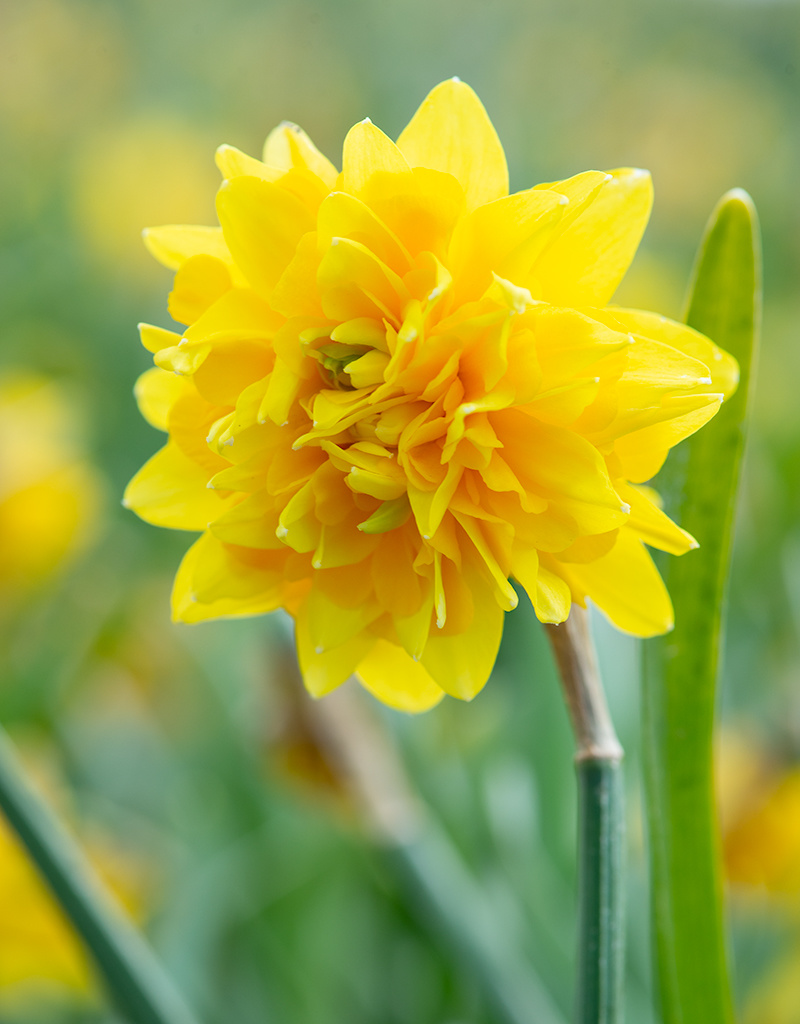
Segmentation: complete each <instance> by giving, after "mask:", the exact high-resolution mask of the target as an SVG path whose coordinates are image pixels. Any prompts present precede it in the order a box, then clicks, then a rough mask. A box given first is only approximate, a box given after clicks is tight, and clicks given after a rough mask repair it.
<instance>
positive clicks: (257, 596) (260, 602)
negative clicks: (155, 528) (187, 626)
mask: <svg viewBox="0 0 800 1024" xmlns="http://www.w3.org/2000/svg"><path fill="white" fill-rule="evenodd" d="M209 577H216V578H217V579H219V580H221V581H222V582H223V586H224V588H225V589H227V590H228V591H229V592H230V591H233V592H234V593H226V594H225V596H220V597H217V598H216V599H214V600H210V601H200V600H198V597H197V584H198V580H202V579H203V578H205V579H204V582H206V583H207V581H208V579H209ZM242 582H244V583H245V586H244V587H241V586H240V589H241V590H242V593H238V594H237V593H235V591H236V589H237V584H241V583H242ZM281 596H282V595H281V583H280V575H279V573H266V572H263V571H261V572H260V571H258V570H252V569H249V568H248V567H247V566H246V565H243V564H242V563H241V562H237V561H236V560H235V559H232V558H231V557H230V556H229V554H228V553H227V552H226V549H225V547H224V545H222V544H220V542H219V541H218V540H216V539H215V538H214V537H212V536H211V535H210V534H208V533H204V534H203V536H202V537H200V538H198V540H196V541H195V543H194V544H193V545H192V546H191V547H190V548H189V550H188V551H187V552H186V554H185V555H184V557H183V561H182V562H181V565H180V568H179V569H178V574H177V576H176V577H175V583H174V585H173V588H172V618H173V621H174V622H203V621H206V620H208V619H219V618H234V617H242V616H249V615H263V614H264V613H265V612H271V611H274V610H275V609H276V608H277V607H279V606H280V603H281Z"/></svg>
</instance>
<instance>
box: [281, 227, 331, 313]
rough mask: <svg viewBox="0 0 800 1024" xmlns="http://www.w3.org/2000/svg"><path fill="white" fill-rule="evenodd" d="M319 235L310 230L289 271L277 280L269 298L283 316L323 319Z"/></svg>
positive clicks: (300, 243) (301, 241)
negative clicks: (319, 275) (320, 296)
mask: <svg viewBox="0 0 800 1024" xmlns="http://www.w3.org/2000/svg"><path fill="white" fill-rule="evenodd" d="M318 269H319V253H318V252H317V233H316V232H315V231H309V232H308V234H307V235H303V237H302V238H301V239H300V241H299V243H298V245H297V249H296V250H295V254H294V256H293V257H292V260H291V262H290V263H289V265H288V266H287V268H286V270H284V272H283V273H282V274H281V276H280V277H279V278H278V281H277V283H276V285H275V290H274V291H273V292H272V296H271V298H270V305H271V306H272V308H273V309H274V310H275V311H276V312H278V313H281V314H282V315H283V316H285V317H287V318H290V317H294V316H322V306H321V305H320V300H319V292H318V291H317V271H318Z"/></svg>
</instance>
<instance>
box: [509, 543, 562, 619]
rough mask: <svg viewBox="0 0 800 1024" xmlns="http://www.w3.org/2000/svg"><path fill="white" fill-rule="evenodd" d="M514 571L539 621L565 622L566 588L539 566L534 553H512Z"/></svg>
mask: <svg viewBox="0 0 800 1024" xmlns="http://www.w3.org/2000/svg"><path fill="white" fill-rule="evenodd" d="M513 572H514V576H515V578H516V579H517V580H518V581H519V583H520V584H521V585H522V586H523V587H524V588H525V591H526V593H527V595H528V597H529V599H530V602H531V604H532V605H533V608H534V611H535V612H536V617H537V619H538V620H539V621H540V622H563V621H564V620H565V619H566V617H567V616H568V615H569V609H570V605H571V603H572V601H571V594H570V590H569V587H568V586H567V584H566V583H565V582H564V580H562V579H560V578H559V577H558V576H556V574H555V573H553V572H551V571H550V570H549V569H547V568H546V567H545V566H543V565H541V564H540V562H539V556H538V554H537V552H536V551H535V550H533V549H529V550H527V551H518V552H515V554H514V560H513Z"/></svg>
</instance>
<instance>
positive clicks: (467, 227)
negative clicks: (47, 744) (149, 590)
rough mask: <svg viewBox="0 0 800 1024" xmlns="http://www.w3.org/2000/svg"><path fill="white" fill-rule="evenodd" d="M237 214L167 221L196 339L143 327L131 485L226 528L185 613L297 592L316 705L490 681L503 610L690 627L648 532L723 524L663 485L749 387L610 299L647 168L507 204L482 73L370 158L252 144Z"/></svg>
mask: <svg viewBox="0 0 800 1024" xmlns="http://www.w3.org/2000/svg"><path fill="white" fill-rule="evenodd" d="M217 162H218V164H219V167H220V170H221V172H222V174H223V177H224V179H225V180H224V181H223V184H222V186H221V188H220V190H219V193H218V195H217V211H218V216H219V221H220V225H221V227H220V228H212V227H182V226H168V227H162V228H157V229H153V230H150V231H148V232H147V233H146V242H147V245H148V246H149V248H150V250H151V252H152V253H153V254H154V255H155V256H156V257H157V258H158V259H159V260H161V261H162V262H163V263H164V264H166V265H167V266H168V267H170V268H172V269H174V270H175V271H176V272H177V273H176V277H175V285H174V289H173V291H172V293H171V295H170V299H169V310H170V313H171V314H172V316H173V318H174V319H175V320H177V321H179V322H180V323H182V324H186V325H187V328H186V330H184V331H183V333H180V332H173V331H168V330H163V329H162V328H159V327H152V326H148V325H143V326H142V328H141V334H142V341H143V343H144V345H145V347H146V348H148V349H149V350H150V351H152V352H153V353H154V354H155V363H156V367H155V368H154V369H151V370H148V371H147V372H146V373H145V374H144V375H143V376H142V377H141V378H140V379H139V382H138V385H137V389H136V390H137V395H138V399H139V403H140V406H141V409H142V412H143V413H144V415H145V416H146V417H147V418H148V419H149V420H150V422H151V423H153V424H154V425H155V426H157V427H159V428H161V429H162V430H166V431H167V432H168V433H169V440H168V442H167V445H166V447H164V448H163V449H162V450H161V451H160V452H158V454H156V455H155V456H154V457H153V458H152V459H151V460H150V461H149V462H148V463H147V464H146V465H145V466H144V468H143V469H142V470H141V471H140V472H139V473H138V475H137V476H136V477H135V478H134V479H133V480H132V481H131V483H130V485H129V487H128V490H127V492H126V502H127V504H128V505H129V507H131V508H132V509H134V510H135V511H136V512H137V513H138V514H139V515H140V516H142V517H143V518H144V519H146V520H147V521H148V522H151V523H154V524H156V525H159V526H168V527H173V528H178V529H185V530H202V531H204V532H203V534H202V536H201V537H200V539H199V540H198V541H197V542H196V543H195V544H194V546H193V547H192V548H191V549H190V550H189V552H188V553H187V555H186V557H185V559H184V561H183V564H182V565H181V568H180V571H179V573H178V577H177V580H176V583H175V589H174V593H173V614H174V617H175V619H177V620H181V621H185V622H196V621H199V620H202V619H209V618H215V617H218V616H226V615H253V614H258V613H261V612H268V611H271V610H273V609H275V608H278V607H284V608H286V609H287V610H288V611H289V612H290V613H291V614H292V615H293V616H294V618H295V621H296V636H297V648H298V655H299V659H300V665H301V669H302V672H303V676H304V678H305V682H306V685H307V687H308V689H309V690H310V691H311V693H313V694H314V695H316V696H321V695H322V694H324V693H327V692H328V691H330V690H332V689H333V688H334V687H336V686H338V685H339V684H340V683H342V682H343V681H344V680H345V679H346V678H347V677H348V676H349V675H350V674H351V673H353V672H355V673H357V675H358V677H359V679H360V680H361V682H362V683H363V685H364V686H365V687H366V688H367V689H369V690H370V691H372V692H373V693H374V694H375V695H376V696H378V697H379V698H380V699H381V700H383V701H385V702H386V703H388V704H390V705H393V706H395V707H398V708H401V709H405V710H414V711H418V710H423V709H425V708H428V707H431V706H432V705H434V704H435V703H436V702H437V701H438V700H440V699H441V697H442V696H443V694H444V693H449V694H452V695H453V696H455V697H460V698H463V699H470V698H471V697H473V696H474V695H475V694H476V693H477V692H478V691H479V690H480V689H481V687H482V686H483V685H484V683H485V682H486V679H487V677H488V676H489V673H490V671H491V669H492V666H493V664H494V661H495V657H496V654H497V650H498V646H499V643H500V636H501V633H502V628H503V617H504V612H505V611H508V610H510V609H512V608H514V606H515V605H516V603H517V594H516V592H515V590H514V588H513V586H512V585H511V583H510V582H509V580H510V578H512V577H513V578H514V579H516V580H517V581H518V582H519V584H520V585H521V586H522V587H523V588H524V589H525V590H526V592H527V593H528V595H529V596H530V599H531V601H532V603H533V606H534V608H535V609H536V614H537V615H538V617H539V618H540V619H541V620H542V621H544V622H561V621H563V620H564V619H565V618H566V617H567V614H568V613H569V609H570V603H571V602H572V601H577V602H579V603H580V604H583V603H584V602H585V600H586V598H587V597H590V598H591V599H592V601H594V602H595V604H596V605H598V606H599V607H600V608H601V609H602V610H603V611H604V612H605V613H606V614H607V615H608V616H609V618H610V619H611V620H612V621H613V622H614V623H616V625H617V626H619V627H620V628H621V629H623V630H626V631H628V632H631V633H634V634H637V635H639V636H649V635H652V634H655V633H661V632H664V631H665V630H668V629H669V628H670V626H671V625H672V609H671V604H670V600H669V596H668V594H667V593H666V590H665V588H664V586H663V584H662V582H661V579H660V577H659V575H658V572H657V571H656V569H655V567H654V565H653V563H652V561H651V559H650V556H649V554H648V553H647V550H646V548H645V546H644V545H645V543H646V544H650V545H653V546H655V547H658V548H662V549H664V550H667V551H670V552H673V553H675V554H681V553H683V552H685V551H687V550H689V549H690V548H692V547H695V546H696V545H695V541H694V540H693V539H692V538H691V537H690V536H689V535H688V534H687V533H685V532H684V531H683V530H681V529H680V528H679V527H677V526H676V525H675V524H674V523H672V522H671V521H670V520H669V519H668V518H667V517H666V516H665V515H664V514H663V512H661V511H660V509H659V507H658V501H657V498H656V496H655V495H654V494H653V492H652V491H650V490H648V489H647V488H643V487H642V486H641V484H642V483H643V482H644V481H646V480H649V479H650V477H652V476H653V474H654V473H656V472H657V470H658V469H659V467H660V466H661V464H662V463H663V461H664V458H665V456H666V454H667V450H668V449H669V448H670V447H671V446H672V445H674V444H676V443H677V442H678V441H680V440H681V439H682V438H684V437H686V436H688V435H689V434H691V433H692V432H693V431H695V430H697V429H698V428H699V427H700V426H702V424H704V423H705V422H706V421H707V420H708V419H710V418H711V417H712V416H713V415H714V413H715V412H716V411H717V409H718V408H719V405H720V402H721V401H722V399H723V397H724V396H725V395H727V394H730V393H731V392H732V391H733V389H734V387H735V384H736V377H737V367H736V363H735V361H734V360H733V359H732V358H731V357H730V356H728V355H726V354H725V353H723V352H721V351H720V350H719V349H718V348H717V347H716V346H715V345H714V344H713V343H712V342H711V341H709V340H708V339H707V338H705V337H703V336H701V335H699V334H697V333H696V332H695V331H693V330H691V329H689V328H688V327H686V326H684V325H683V324H679V323H674V322H672V321H669V320H666V319H665V318H664V317H661V316H658V315H656V314H654V313H646V312H640V311H638V310H631V309H619V308H614V307H608V306H607V305H606V303H607V302H608V301H609V299H610V298H611V296H612V294H613V292H614V290H615V289H616V287H617V285H618V284H619V281H620V279H621V278H622V276H623V274H624V273H625V270H626V268H627V267H628V264H629V263H630V261H631V259H632V257H633V254H634V252H635V250H636V247H637V245H638V243H639V240H640V238H641V235H642V232H643V231H644V228H645V224H646V223H647V219H648V215H649V212H650V206H651V200H652V188H651V182H650V177H649V175H648V174H647V173H646V172H644V171H640V170H630V169H624V170H617V171H613V172H611V173H604V172H601V171H587V172H586V173H583V174H579V175H577V176H575V177H573V178H569V179H567V180H566V181H560V182H556V183H553V184H549V185H537V186H535V187H534V188H529V189H525V190H523V191H521V192H516V193H514V194H513V195H509V194H508V172H507V169H506V160H505V155H504V153H503V149H502V146H501V145H500V142H499V140H498V138H497V135H496V133H495V130H494V128H493V126H492V124H491V122H490V120H489V118H488V116H487V114H486V111H485V110H484V108H483V106H482V105H481V102H480V100H479V99H478V98H477V96H476V95H475V94H474V93H473V91H472V90H471V89H470V88H469V87H468V86H467V85H465V84H463V83H462V82H460V81H458V80H456V79H453V80H451V81H447V82H444V83H442V84H441V85H439V86H437V87H436V88H435V89H434V90H433V91H432V92H431V93H430V95H429V96H428V97H427V98H426V99H425V101H424V102H423V104H422V106H421V107H420V108H419V110H418V111H417V113H416V114H415V115H414V117H413V118H412V120H411V122H410V124H409V125H408V127H407V128H406V129H405V130H404V131H403V132H402V134H401V135H400V138H399V139H398V140H397V142H396V143H394V142H392V141H391V139H389V138H388V137H387V136H386V135H384V134H383V132H381V131H380V129H379V128H377V127H376V126H375V125H374V124H372V123H371V122H370V121H369V120H365V121H362V122H360V123H359V124H357V125H355V127H353V128H352V129H351V130H350V132H349V133H348V135H347V138H346V139H345V143H344V154H343V162H342V164H343V170H342V172H341V173H339V172H338V171H337V170H336V168H335V167H334V166H333V165H332V164H331V163H330V162H329V161H328V160H327V159H326V158H325V157H324V156H323V155H322V154H321V153H320V152H319V151H318V150H317V149H316V148H315V147H314V145H313V144H312V142H311V141H310V139H309V138H308V137H307V136H306V135H305V134H304V132H302V131H301V130H300V129H299V128H298V127H296V126H295V125H291V124H283V125H280V126H279V127H278V128H276V129H275V130H274V131H273V132H272V133H271V134H270V136H269V137H268V139H267V142H266V145H265V148H264V154H263V161H262V160H256V159H254V158H252V157H249V156H246V155H245V154H244V153H242V152H240V151H239V150H237V149H234V148H232V147H230V146H223V147H222V148H221V149H220V150H219V151H218V153H217Z"/></svg>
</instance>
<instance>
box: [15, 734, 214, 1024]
mask: <svg viewBox="0 0 800 1024" xmlns="http://www.w3.org/2000/svg"><path fill="white" fill-rule="evenodd" d="M0 810H2V812H3V813H4V814H5V816H6V818H7V820H8V823H9V824H10V825H11V827H12V828H13V829H14V831H15V832H16V834H17V836H18V837H19V839H20V841H21V842H22V844H23V846H24V847H25V848H26V849H27V851H28V854H29V855H30V857H31V859H32V860H33V862H34V863H35V864H36V866H37V868H38V869H39V872H40V873H41V875H42V877H43V878H44V880H45V882H46V883H47V885H48V886H49V887H50V889H51V891H52V893H53V895H54V896H55V898H56V899H57V900H58V902H59V904H60V906H61V909H62V910H63V911H64V913H65V914H66V915H67V917H68V918H69V919H70V921H71V922H72V924H73V926H74V927H75V930H76V931H77V932H78V933H79V935H80V936H81V938H82V939H83V941H84V942H85V944H86V947H87V949H88V950H89V952H90V953H91V955H92V957H93V958H94V961H95V964H96V966H97V968H98V970H99V971H100V973H101V975H102V976H103V978H104V979H105V982H106V984H107V986H108V989H109V992H110V994H111V996H112V997H113V999H114V1001H115V1004H116V1006H117V1008H118V1009H119V1011H120V1013H121V1014H122V1015H123V1016H124V1018H125V1019H126V1020H127V1021H130V1022H131V1024H195V1018H194V1016H193V1014H192V1013H191V1011H190V1010H189V1009H188V1007H187V1006H186V1005H185V1003H184V1001H183V999H182V997H181V996H180V995H179V993H178V991H177V990H176V989H175V987H174V986H173V983H172V981H171V980H170V979H169V977H168V976H167V975H166V974H165V972H164V970H163V968H162V967H161V965H160V964H159V963H158V961H157V960H156V959H155V957H154V956H153V954H152V952H151V951H150V949H149V947H148V946H147V945H146V944H145V942H144V940H143V939H142V938H141V936H140V935H139V933H138V932H137V931H136V930H135V929H134V928H133V927H132V925H130V924H129V923H128V921H127V920H126V919H125V918H124V917H123V916H122V914H121V913H120V911H119V910H118V909H117V908H116V906H115V905H114V904H113V903H112V901H111V898H110V896H109V895H108V894H107V893H106V891H105V890H104V889H103V887H102V885H101V883H100V881H99V879H98V878H97V877H96V875H95V874H94V872H93V870H92V868H91V866H90V865H89V863H88V861H87V860H86V858H85V856H84V855H83V853H82V852H81V851H80V849H79V848H78V846H77V844H76V843H75V842H74V840H73V839H72V838H71V837H70V836H69V835H68V834H67V832H66V830H65V829H64V828H63V826H62V825H61V823H60V822H59V821H58V819H57V818H56V817H55V816H54V815H53V813H52V811H50V809H49V808H48V807H47V805H46V804H45V802H44V801H43V800H42V799H41V798H40V797H39V796H38V795H37V794H36V793H35V792H34V791H33V789H32V788H31V787H30V785H29V783H28V782H27V781H26V779H25V776H24V773H23V770H22V768H21V766H20V764H19V761H18V758H17V756H16V754H15V752H14V749H13V746H12V744H11V741H10V740H9V738H8V737H7V736H6V734H5V732H3V730H2V729H0Z"/></svg>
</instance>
